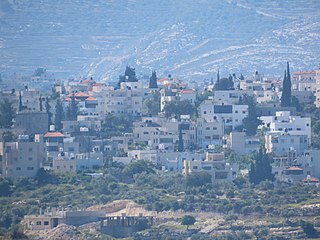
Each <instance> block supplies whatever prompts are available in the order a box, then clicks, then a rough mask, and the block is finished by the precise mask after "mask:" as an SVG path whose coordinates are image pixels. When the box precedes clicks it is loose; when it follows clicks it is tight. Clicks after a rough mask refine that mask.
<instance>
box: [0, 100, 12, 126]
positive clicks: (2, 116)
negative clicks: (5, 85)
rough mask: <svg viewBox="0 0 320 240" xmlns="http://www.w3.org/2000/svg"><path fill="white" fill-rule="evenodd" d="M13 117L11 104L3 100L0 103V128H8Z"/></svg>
mask: <svg viewBox="0 0 320 240" xmlns="http://www.w3.org/2000/svg"><path fill="white" fill-rule="evenodd" d="M14 117H15V111H14V109H13V107H12V102H10V101H9V100H8V99H7V98H4V99H3V100H2V102H1V103H0V128H1V127H3V128H10V127H11V126H12V124H13V118H14Z"/></svg>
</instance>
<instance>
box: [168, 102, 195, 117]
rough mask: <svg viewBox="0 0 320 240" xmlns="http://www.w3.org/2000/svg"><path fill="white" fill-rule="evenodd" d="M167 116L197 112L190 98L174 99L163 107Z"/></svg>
mask: <svg viewBox="0 0 320 240" xmlns="http://www.w3.org/2000/svg"><path fill="white" fill-rule="evenodd" d="M163 111H164V113H165V116H166V117H167V118H169V117H171V116H176V117H178V118H180V116H181V115H194V114H195V112H196V109H195V106H194V105H192V103H191V102H190V101H189V100H174V101H170V102H168V103H166V105H165V106H164V109H163Z"/></svg>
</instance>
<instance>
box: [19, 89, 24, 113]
mask: <svg viewBox="0 0 320 240" xmlns="http://www.w3.org/2000/svg"><path fill="white" fill-rule="evenodd" d="M22 109H23V105H22V96H21V91H20V92H19V109H18V111H19V112H21V111H22Z"/></svg>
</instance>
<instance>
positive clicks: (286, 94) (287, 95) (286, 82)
mask: <svg viewBox="0 0 320 240" xmlns="http://www.w3.org/2000/svg"><path fill="white" fill-rule="evenodd" d="M291 97H292V96H291V76H290V67H289V62H287V71H285V72H284V78H283V85H282V95H281V107H290V106H291Z"/></svg>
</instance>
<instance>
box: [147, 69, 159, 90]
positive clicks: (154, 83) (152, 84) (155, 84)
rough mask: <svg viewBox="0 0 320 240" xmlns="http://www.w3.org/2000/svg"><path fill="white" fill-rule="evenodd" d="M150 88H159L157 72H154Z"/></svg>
mask: <svg viewBox="0 0 320 240" xmlns="http://www.w3.org/2000/svg"><path fill="white" fill-rule="evenodd" d="M149 88H158V84H157V73H156V71H152V75H151V77H150V81H149Z"/></svg>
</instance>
